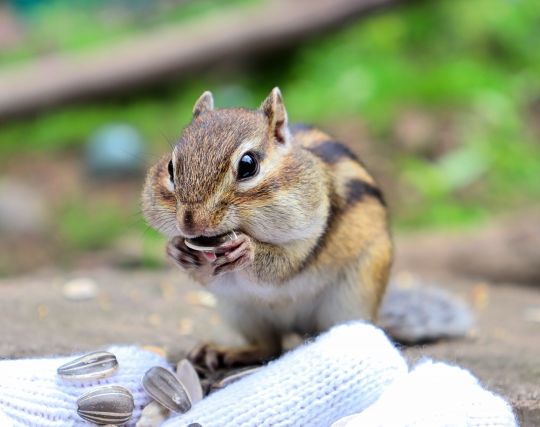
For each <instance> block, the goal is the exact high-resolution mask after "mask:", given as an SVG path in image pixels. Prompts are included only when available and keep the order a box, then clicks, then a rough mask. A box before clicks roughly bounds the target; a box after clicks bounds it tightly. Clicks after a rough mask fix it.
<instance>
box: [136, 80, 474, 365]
mask: <svg viewBox="0 0 540 427" xmlns="http://www.w3.org/2000/svg"><path fill="white" fill-rule="evenodd" d="M142 206H143V213H144V216H145V218H146V220H147V222H148V223H149V224H150V225H151V226H152V227H154V228H155V229H156V230H158V231H160V232H162V233H164V234H165V235H167V236H168V237H169V238H170V240H169V242H168V245H167V254H168V256H169V257H170V258H171V259H172V260H173V261H174V262H175V263H176V264H177V265H178V266H180V267H181V268H182V269H184V270H185V271H187V272H188V273H189V274H190V275H191V277H192V278H193V279H195V280H196V281H197V282H199V283H200V284H202V285H203V286H204V287H206V289H208V290H209V291H210V292H212V293H214V294H215V295H216V296H217V299H218V302H219V304H218V305H219V308H220V311H221V313H222V314H223V316H224V317H225V319H226V320H227V321H229V322H230V323H231V325H232V326H234V327H235V328H236V329H237V330H238V331H239V332H240V333H241V334H242V335H243V336H244V337H245V339H246V341H247V343H248V344H247V345H246V346H244V347H240V348H226V347H221V346H217V345H213V344H207V345H204V346H202V347H199V348H198V349H197V350H196V351H194V352H193V353H192V354H191V358H192V360H193V361H195V362H196V363H198V364H203V365H206V366H207V367H209V368H211V369H216V368H219V367H230V366H236V365H247V364H253V363H257V362H261V361H266V360H269V359H272V358H274V357H276V356H278V355H279V354H280V353H281V352H282V337H283V336H284V334H287V333H290V332H294V333H298V334H301V335H303V336H313V335H317V334H319V333H321V332H323V331H326V330H328V329H329V328H331V327H332V326H334V325H336V324H340V323H343V322H347V321H351V320H357V319H362V320H365V321H368V322H376V321H377V313H378V310H379V307H380V306H381V301H382V300H383V295H384V294H385V289H386V286H387V282H388V277H389V272H390V268H391V265H392V254H393V245H392V239H391V235H390V231H389V220H388V211H387V207H386V203H385V199H384V197H383V193H382V191H381V189H380V188H379V187H378V186H377V183H376V182H375V180H374V179H373V177H372V176H371V175H370V174H369V173H368V171H367V170H366V168H365V167H364V165H363V164H362V163H361V162H360V161H359V159H358V158H357V157H356V156H355V154H353V152H352V151H351V150H350V149H348V148H347V147H346V146H345V145H343V144H341V143H339V142H337V141H336V140H334V139H333V138H332V137H331V136H329V135H328V134H326V133H324V132H323V131H321V130H319V129H316V128H315V127H310V126H289V123H288V117H287V112H286V109H285V105H284V102H283V98H282V95H281V92H280V90H279V89H278V88H274V89H273V90H272V91H271V93H270V94H269V96H268V97H267V98H266V99H265V100H264V102H263V103H262V105H261V106H260V108H259V109H257V110H248V109H243V108H233V109H215V108H214V100H213V97H212V94H211V93H210V92H208V91H207V92H204V93H203V94H202V95H201V97H200V98H199V99H198V100H197V101H196V103H195V105H194V107H193V118H192V121H191V122H190V123H189V124H188V125H187V127H186V128H185V129H184V130H183V132H182V135H181V137H180V139H179V141H178V143H176V145H175V146H174V148H173V150H172V152H170V153H167V154H166V155H165V156H163V157H162V158H161V160H160V161H159V162H158V163H157V164H156V165H154V166H153V167H152V168H151V169H150V170H149V172H148V175H147V178H146V182H145V185H144V189H143V195H142ZM231 231H234V238H233V239H232V240H227V241H225V242H224V243H221V244H220V245H219V247H218V248H217V250H216V252H215V253H214V252H204V251H197V250H193V249H191V248H190V247H189V246H187V245H186V239H190V238H198V237H200V236H206V237H212V236H219V235H223V234H224V233H228V232H231ZM395 304H396V305H398V306H399V302H397V303H395ZM413 305H414V304H413ZM416 305H417V306H418V305H419V304H416ZM402 310H403V309H401V311H402ZM413 310H414V309H413ZM405 314H406V313H405ZM386 317H387V319H390V326H389V328H388V329H392V323H393V324H394V326H395V330H396V331H397V334H396V335H399V334H400V333H401V337H402V338H403V337H404V338H405V340H407V339H409V338H411V337H408V336H407V331H405V332H403V331H401V332H400V329H403V325H405V324H407V322H406V321H405V320H404V319H403V317H404V314H403V313H401V312H400V310H399V309H398V310H397V314H395V315H394V314H393V313H392V312H391V311H390V312H387V316H386ZM381 320H384V319H381ZM424 320H425V319H424ZM446 320H448V319H446ZM383 323H384V322H383ZM462 329H463V328H462ZM415 334H416V335H415V336H418V333H416V332H415ZM443 334H444V333H443ZM450 334H451V333H450ZM420 335H421V334H420ZM398 338H399V336H398ZM412 338H413V340H414V338H415V337H412Z"/></svg>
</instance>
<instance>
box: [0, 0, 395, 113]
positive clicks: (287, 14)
mask: <svg viewBox="0 0 540 427" xmlns="http://www.w3.org/2000/svg"><path fill="white" fill-rule="evenodd" d="M398 1H399V0H269V1H267V2H266V3H264V4H263V5H262V6H258V7H252V8H249V9H240V10H237V11H235V12H234V11H231V12H229V13H226V12H225V13H222V14H220V15H219V16H216V17H212V18H208V19H206V20H204V21H202V22H196V23H193V24H189V25H181V26H176V27H168V28H162V29H157V30H155V31H153V32H147V33H144V34H142V35H139V36H134V37H133V38H132V39H130V40H128V41H125V42H121V43H117V44H115V45H113V46H107V47H104V48H103V49H101V50H99V51H95V52H92V53H86V54H84V55H79V56H74V55H71V56H68V55H57V56H54V57H47V58H43V59H40V60H39V61H37V62H34V63H30V64H27V65H24V66H17V67H16V68H11V69H10V68H8V69H4V70H0V120H2V119H6V118H9V117H12V116H18V115H22V114H28V113H34V112H38V111H40V110H43V109H44V108H47V107H50V106H56V105H59V104H64V103H68V102H72V101H76V100H80V99H88V98H95V97H99V96H111V95H116V94H121V93H126V92H128V91H131V90H133V89H134V88H140V87H144V86H147V85H151V84H156V83H160V82H163V81H166V80H168V79H178V78H180V77H181V76H184V75H186V74H187V73H192V72H194V71H196V70H200V69H201V68H203V67H208V66H209V65H212V64H214V63H216V62H219V61H220V60H223V59H227V60H228V61H230V60H233V59H235V58H238V59H239V58H248V59H249V57H250V56H251V55H260V54H262V53H263V52H266V51H268V50H271V49H276V48H284V47H288V46H293V45H295V44H297V43H299V42H300V41H302V40H305V39H306V38H307V37H309V36H313V35H315V34H318V33H321V32H323V31H326V30H329V29H331V28H335V27H338V26H340V25H342V24H344V23H346V22H348V21H350V20H353V19H355V18H358V17H359V16H360V15H363V14H366V13H368V12H371V11H373V10H375V9H379V8H382V7H385V6H389V5H392V4H395V3H397V2H398ZM268 84H269V85H272V82H269V83H268Z"/></svg>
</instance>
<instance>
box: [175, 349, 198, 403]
mask: <svg viewBox="0 0 540 427" xmlns="http://www.w3.org/2000/svg"><path fill="white" fill-rule="evenodd" d="M176 376H177V377H178V379H179V380H180V382H181V383H182V384H183V385H184V387H185V388H186V390H187V392H188V393H189V397H190V398H191V403H192V404H195V403H197V402H198V401H200V400H202V398H203V390H202V386H201V381H200V380H199V376H198V375H197V371H195V368H194V367H193V365H192V364H191V363H190V362H189V360H187V359H182V360H181V361H180V362H178V365H176Z"/></svg>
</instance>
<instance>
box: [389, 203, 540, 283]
mask: <svg viewBox="0 0 540 427" xmlns="http://www.w3.org/2000/svg"><path fill="white" fill-rule="evenodd" d="M396 246H397V256H396V270H398V271H399V270H410V271H414V272H428V273H429V272H433V273H437V274H441V273H442V274H448V275H449V276H452V277H456V276H458V275H461V276H468V277H475V278H478V279H480V280H488V281H492V282H508V283H524V284H530V285H539V286H540V208H535V209H532V210H530V211H527V212H522V213H518V214H512V215H511V216H509V217H508V218H504V219H501V220H499V221H496V222H493V223H491V224H490V225H488V226H486V227H482V228H480V229H478V230H476V231H473V230H471V231H466V232H463V231H462V232H456V233H450V232H445V233H442V232H439V233H434V232H431V233H425V234H423V235H412V236H401V237H400V238H398V239H397V242H396Z"/></svg>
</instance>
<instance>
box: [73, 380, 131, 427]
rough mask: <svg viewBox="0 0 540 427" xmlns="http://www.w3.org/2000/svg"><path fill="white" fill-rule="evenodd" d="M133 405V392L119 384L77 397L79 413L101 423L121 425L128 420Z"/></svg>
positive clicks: (88, 419) (87, 418)
mask: <svg viewBox="0 0 540 427" xmlns="http://www.w3.org/2000/svg"><path fill="white" fill-rule="evenodd" d="M133 407H134V403H133V396H132V395H131V392H130V391H129V390H128V389H127V388H124V387H121V386H118V385H107V386H102V387H98V388H95V389H93V390H90V391H89V392H88V393H85V394H83V395H82V396H81V397H79V398H78V399H77V414H79V416H80V417H81V418H82V419H84V420H86V421H90V422H93V423H95V424H99V425H104V424H114V425H121V424H124V423H126V422H128V421H129V419H130V418H131V415H132V414H133Z"/></svg>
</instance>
